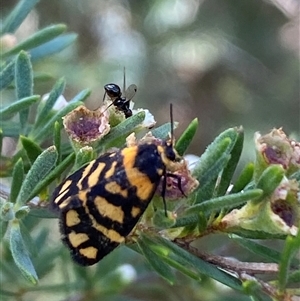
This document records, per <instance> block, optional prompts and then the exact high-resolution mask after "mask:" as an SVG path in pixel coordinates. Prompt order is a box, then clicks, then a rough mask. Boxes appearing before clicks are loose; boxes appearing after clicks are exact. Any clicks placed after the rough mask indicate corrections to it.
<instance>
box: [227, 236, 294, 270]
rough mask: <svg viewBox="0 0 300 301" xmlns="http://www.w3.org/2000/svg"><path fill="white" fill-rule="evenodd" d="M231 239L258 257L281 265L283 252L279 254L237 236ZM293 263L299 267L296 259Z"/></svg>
mask: <svg viewBox="0 0 300 301" xmlns="http://www.w3.org/2000/svg"><path fill="white" fill-rule="evenodd" d="M229 237H230V238H231V239H233V240H234V241H235V242H237V243H238V244H239V245H240V246H241V247H243V248H246V249H247V250H249V251H250V252H252V253H254V254H256V255H260V256H262V257H263V258H266V259H268V260H270V261H271V262H276V263H279V262H280V260H281V252H278V251H277V250H274V249H271V248H269V247H266V246H264V245H261V244H258V243H256V242H255V241H253V240H249V239H245V238H242V237H239V236H237V235H230V236H229ZM292 263H293V265H294V266H295V267H297V266H299V263H300V262H299V260H297V259H296V258H295V259H293V260H292Z"/></svg>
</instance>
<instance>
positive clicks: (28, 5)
mask: <svg viewBox="0 0 300 301" xmlns="http://www.w3.org/2000/svg"><path fill="white" fill-rule="evenodd" d="M38 2H39V0H21V1H19V3H18V4H17V5H16V6H15V8H14V9H13V10H12V12H11V13H10V14H9V15H8V16H7V18H6V19H5V21H4V22H3V25H2V30H1V33H2V34H4V33H14V32H15V31H16V30H17V29H18V27H19V26H20V25H21V23H22V22H23V21H24V19H25V18H26V17H27V15H28V14H29V13H30V12H31V10H32V9H33V8H34V6H35V5H36V4H37V3H38Z"/></svg>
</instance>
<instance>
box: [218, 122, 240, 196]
mask: <svg viewBox="0 0 300 301" xmlns="http://www.w3.org/2000/svg"><path fill="white" fill-rule="evenodd" d="M234 130H235V131H236V134H237V135H236V134H235V133H231V135H230V136H229V137H230V138H231V139H232V141H235V142H234V145H233V147H232V149H231V151H230V160H229V161H228V163H227V166H226V167H225V168H224V170H223V172H222V176H221V179H220V184H219V186H218V195H224V194H225V193H226V191H227V189H228V187H229V185H230V183H231V181H232V177H233V174H234V172H235V169H236V167H237V164H238V162H239V160H240V157H241V153H242V150H243V144H244V131H243V128H242V127H239V128H234ZM229 134H230V132H229Z"/></svg>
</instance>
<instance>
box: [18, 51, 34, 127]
mask: <svg viewBox="0 0 300 301" xmlns="http://www.w3.org/2000/svg"><path fill="white" fill-rule="evenodd" d="M15 83H16V93H17V99H22V98H24V97H28V96H31V95H32V92H33V72H32V65H31V62H30V58H29V56H28V54H27V53H26V52H25V51H21V52H20V53H19V55H18V56H17V59H16V66H15ZM19 114H20V124H21V128H22V129H23V128H25V125H26V123H27V119H28V115H29V109H28V108H27V109H24V110H21V111H20V112H19Z"/></svg>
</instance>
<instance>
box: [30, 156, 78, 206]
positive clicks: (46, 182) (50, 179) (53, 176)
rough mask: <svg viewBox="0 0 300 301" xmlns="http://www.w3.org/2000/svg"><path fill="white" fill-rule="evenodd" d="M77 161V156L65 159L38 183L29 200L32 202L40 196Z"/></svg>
mask: <svg viewBox="0 0 300 301" xmlns="http://www.w3.org/2000/svg"><path fill="white" fill-rule="evenodd" d="M74 160H75V154H74V153H72V154H70V155H69V156H68V157H67V158H65V159H64V160H63V161H62V162H61V164H59V165H58V166H56V167H55V168H54V169H53V170H52V171H50V172H49V173H48V174H47V175H46V177H45V178H44V179H43V180H41V181H40V182H38V183H37V185H36V186H35V187H34V188H33V189H32V191H31V193H30V194H29V196H28V199H29V200H31V199H32V198H33V197H34V196H36V195H38V194H39V193H40V192H41V191H42V190H43V189H45V188H46V187H48V186H49V184H50V183H52V182H53V181H54V180H55V179H56V178H58V177H60V176H61V174H62V173H63V172H64V171H65V170H66V169H67V167H69V166H70V165H71V164H72V163H73V162H74Z"/></svg>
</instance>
